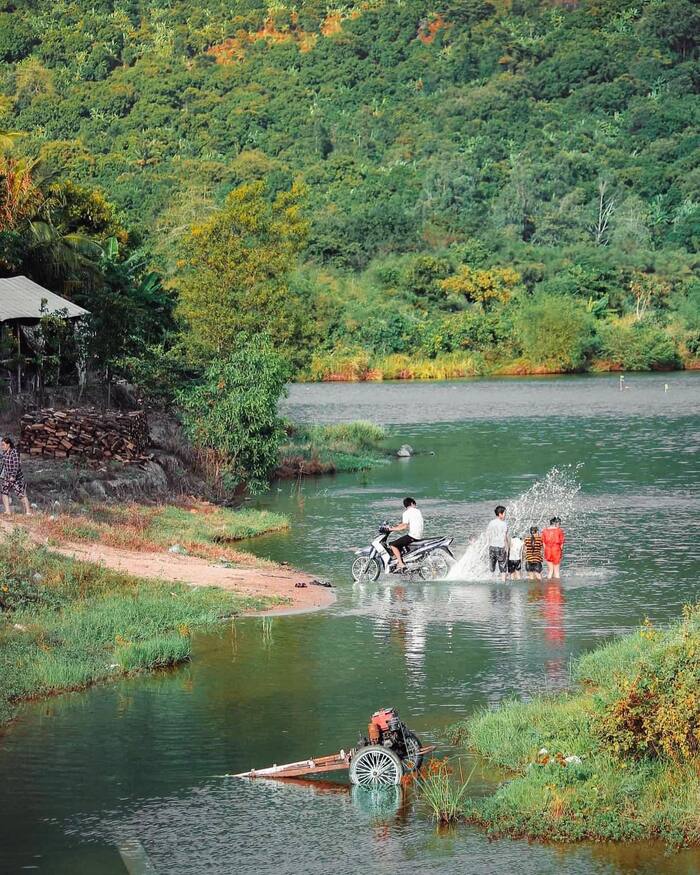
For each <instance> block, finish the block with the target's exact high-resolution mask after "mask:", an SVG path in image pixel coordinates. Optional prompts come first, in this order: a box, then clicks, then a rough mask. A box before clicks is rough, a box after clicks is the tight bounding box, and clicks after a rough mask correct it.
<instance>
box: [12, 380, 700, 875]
mask: <svg viewBox="0 0 700 875" xmlns="http://www.w3.org/2000/svg"><path fill="white" fill-rule="evenodd" d="M627 382H628V385H630V387H631V388H630V389H629V390H628V391H627V392H619V389H618V382H617V379H616V378H615V377H600V378H592V377H584V378H561V379H547V380H544V379H522V380H500V381H498V380H484V381H472V382H455V383H441V384H378V385H362V386H354V385H350V386H348V385H342V386H333V385H324V386H300V387H294V388H293V390H292V393H291V395H290V399H289V401H288V402H287V404H288V409H289V411H290V412H291V413H292V414H293V415H295V416H297V417H298V418H303V419H307V420H313V421H325V422H331V421H345V420H350V419H355V418H369V419H372V420H374V421H378V422H383V423H385V424H386V425H387V427H388V429H389V431H390V443H392V444H395V445H398V444H399V443H403V442H408V443H411V444H412V445H413V446H414V448H416V449H417V450H419V451H420V452H419V454H418V455H416V456H415V457H414V458H412V459H411V460H409V461H407V462H404V461H399V460H393V461H391V462H390V463H389V464H388V465H386V466H384V467H381V468H378V469H375V470H373V471H371V472H368V473H366V474H361V475H344V476H339V477H336V478H326V479H323V478H321V479H317V480H312V481H306V482H304V483H303V484H302V485H301V486H300V487H299V485H298V484H290V483H285V484H282V485H281V486H280V487H279V489H277V488H276V489H275V490H273V491H272V492H271V494H270V495H269V496H266V497H265V498H264V499H263V500H262V501H260V502H259V504H261V505H262V506H266V507H270V508H273V509H275V510H281V511H284V512H286V513H288V514H289V515H290V516H291V517H292V521H293V526H292V529H291V531H290V532H289V533H287V534H276V535H271V536H267V537H264V538H261V539H258V540H257V541H255V542H253V543H251V544H250V545H249V546H250V547H251V549H254V550H256V551H257V552H258V553H260V554H261V555H266V556H270V557H272V558H276V559H286V560H287V561H290V562H291V563H293V564H296V565H298V566H299V567H303V568H306V569H309V570H312V571H314V572H317V573H318V574H320V575H323V576H325V577H328V578H330V579H331V580H332V581H333V582H334V584H335V585H336V588H337V592H338V602H337V604H336V605H335V606H334V607H333V608H332V609H331V610H330V611H328V612H324V613H319V614H312V615H305V616H296V617H279V618H274V619H272V620H270V619H267V620H261V619H246V620H241V621H238V622H236V623H233V624H228V625H226V627H225V628H223V629H222V630H221V631H220V633H217V634H211V635H200V636H198V637H197V638H196V640H195V654H194V660H193V662H192V663H191V664H190V665H187V666H185V667H183V668H181V669H179V670H177V671H174V672H170V673H164V674H160V675H156V676H149V677H144V678H139V679H135V680H130V681H124V682H121V683H119V684H114V685H109V686H102V687H98V688H95V689H93V690H91V691H89V692H87V693H81V694H71V695H67V696H62V697H58V698H55V699H52V700H49V701H47V702H43V703H39V704H35V705H31V706H28V707H26V708H25V709H24V711H23V713H22V716H21V718H20V719H19V720H18V721H17V722H16V723H15V724H14V725H13V726H12V728H11V729H10V731H9V732H8V733H7V734H6V735H4V736H3V737H2V738H0V788H2V789H0V794H1V796H0V799H1V800H2V803H1V806H0V809H1V816H0V830H1V833H0V872H2V873H5V872H7V873H14V872H22V871H25V870H27V871H39V872H45V873H51V875H54V873H55V875H63V873H99V875H101V873H124V872H125V871H127V870H126V869H125V866H124V863H123V862H122V857H121V855H120V853H119V847H120V846H122V847H123V846H124V843H125V842H134V841H136V842H138V843H139V844H140V847H141V848H142V849H143V852H142V853H143V855H144V856H142V859H144V858H145V857H148V859H150V862H151V865H152V867H153V869H154V870H155V871H156V872H159V873H173V875H184V873H229V872H244V873H268V872H269V873H272V872H274V873H275V875H283V873H301V872H304V873H306V872H310V873H326V872H329V871H331V872H341V873H354V872H363V873H367V872H370V873H375V872H376V873H393V872H402V873H404V872H408V873H423V872H448V873H449V872H455V873H456V872H459V873H465V872H468V873H479V875H482V873H492V872H513V871H516V870H517V871H519V872H521V873H523V875H530V873H532V875H535V873H536V875H539V873H555V872H557V873H561V872H567V873H568V872H570V873H606V875H607V873H611V875H612V873H631V872H640V873H650V875H651V873H656V872H659V873H694V872H697V871H700V856H699V855H698V854H697V853H695V852H685V853H683V854H681V855H678V856H675V857H670V858H669V857H665V856H664V853H663V849H661V848H659V847H656V846H648V845H639V846H632V847H630V846H626V847H615V846H591V847H589V846H577V847H567V848H562V847H547V846H538V845H528V844H527V843H525V842H515V841H500V842H489V841H488V840H487V839H486V838H485V837H484V836H483V834H482V833H481V832H479V831H478V830H474V829H471V828H464V827H460V828H457V829H455V830H453V831H450V832H448V833H447V834H444V835H441V834H438V833H437V832H436V831H435V828H434V826H433V825H432V824H431V823H430V821H429V820H428V819H427V818H426V816H425V815H424V813H423V812H422V811H421V810H420V807H419V806H417V804H416V802H415V800H414V799H412V798H411V797H410V795H409V796H405V797H401V798H399V797H398V796H397V797H396V798H384V799H382V800H381V803H377V800H372V799H368V798H367V797H366V796H363V795H358V794H357V793H356V792H351V791H350V788H349V787H347V785H346V784H344V783H343V776H342V775H340V776H337V777H338V782H333V781H326V782H316V783H314V784H311V785H309V786H306V785H304V786H296V785H295V786H288V785H282V784H278V783H265V782H257V783H254V784H251V783H246V782H240V781H235V780H231V779H225V778H218V777H215V776H217V775H221V774H225V773H228V772H235V771H239V770H243V769H247V768H250V767H252V766H258V767H260V766H264V765H269V764H271V763H273V762H284V761H289V760H294V759H298V758H302V757H308V756H311V755H315V754H321V753H329V752H333V751H336V750H338V749H339V748H341V747H349V746H351V745H352V744H353V743H354V741H355V739H356V737H357V731H358V730H359V729H361V728H362V727H363V725H364V724H365V723H366V722H367V717H368V715H369V714H370V713H371V712H372V711H373V710H375V709H376V708H377V707H380V706H383V705H395V706H396V707H398V708H399V710H400V712H401V714H402V717H403V718H404V719H405V720H406V721H407V723H408V724H409V726H411V728H413V729H414V730H415V731H417V732H418V733H419V735H421V737H422V738H423V739H424V740H426V741H428V740H430V741H437V742H438V743H441V730H442V729H443V728H444V727H445V726H446V725H448V724H449V723H450V722H451V721H453V720H454V719H456V718H458V717H461V716H463V715H465V714H468V713H470V712H471V711H473V710H474V709H475V708H476V707H478V706H480V705H484V704H488V703H496V702H498V701H499V700H500V699H502V698H503V697H504V696H506V695H509V694H512V693H515V694H518V695H525V696H527V695H529V694H531V693H532V692H535V691H540V690H542V689H545V688H549V689H556V688H559V687H561V686H563V685H566V684H567V682H568V679H569V667H570V661H571V659H572V657H575V656H576V655H577V654H579V653H581V652H583V651H585V650H588V649H590V648H592V647H594V646H595V645H596V644H598V643H601V642H604V641H607V640H610V638H612V637H613V636H615V635H619V634H621V633H624V632H625V631H627V630H631V629H634V628H635V627H636V626H637V625H638V624H639V623H640V622H641V621H642V620H643V619H644V617H645V616H649V617H651V618H652V619H653V620H654V621H655V622H664V621H667V620H671V619H673V618H675V617H676V616H677V615H678V614H679V612H680V608H681V606H682V605H683V603H685V602H688V601H695V600H696V599H697V597H698V583H697V580H698V573H697V571H698V568H697V566H698V558H697V557H698V551H697V544H698V543H700V524H699V522H698V520H699V518H700V515H699V514H698V509H699V505H700V499H699V498H698V479H699V478H698V456H697V451H698V421H699V420H698V414H699V413H700V379H699V378H698V377H697V375H692V374H673V375H660V376H644V377H641V376H640V377H637V378H633V377H631V378H628V380H627ZM665 384H667V385H668V389H667V391H664V385H665ZM581 463H582V465H581V467H580V468H579V469H578V473H577V476H578V478H579V480H580V482H581V485H582V489H581V492H580V493H579V495H578V496H577V498H576V500H575V501H574V504H573V505H572V506H571V507H570V508H567V510H566V513H565V514H564V525H565V529H566V532H567V549H566V553H565V559H564V564H563V566H562V570H563V576H562V581H561V584H553V583H541V584H540V583H536V584H533V583H530V582H527V581H521V582H514V583H512V584H508V585H502V584H500V583H497V582H495V581H493V580H489V579H484V580H480V581H471V582H467V583H465V582H457V581H455V582H441V583H429V584H428V583H421V582H416V583H409V582H406V581H398V582H397V581H394V580H387V579H381V580H380V581H379V582H378V583H377V584H361V585H356V584H353V583H352V582H351V580H350V576H349V573H348V569H349V565H350V561H351V557H352V548H353V547H357V546H362V545H364V544H365V543H368V542H369V540H370V539H371V538H372V537H374V533H375V530H376V525H377V523H378V522H379V521H380V520H382V519H384V518H390V519H396V518H397V516H398V515H399V513H400V510H401V507H400V502H401V499H402V498H403V496H404V495H405V494H407V493H408V494H412V495H414V496H415V497H416V499H417V500H418V502H419V504H420V506H421V507H422V509H423V513H424V515H425V517H426V522H427V530H426V531H427V533H436V534H438V533H439V534H442V533H445V534H450V535H453V536H454V537H455V542H456V545H457V550H458V552H459V551H461V549H463V547H464V546H465V545H466V544H467V542H468V540H469V537H470V536H471V535H473V534H476V533H478V532H479V531H481V530H482V529H483V526H484V525H485V523H486V522H488V520H489V518H490V516H491V515H492V508H493V505H494V504H495V503H497V502H501V501H502V502H503V503H505V504H508V502H509V500H512V499H513V498H515V497H516V496H518V495H519V494H520V493H522V492H524V491H525V490H526V489H528V488H529V487H530V486H531V485H532V483H533V482H535V481H536V480H538V479H540V478H542V477H543V476H544V475H545V474H546V473H547V471H548V470H549V469H550V468H551V467H552V466H554V465H557V466H566V465H573V466H576V465H579V464H581ZM329 777H330V778H335V777H336V776H329ZM498 778H499V776H498V775H495V774H493V773H491V772H489V771H488V770H485V769H483V768H482V766H481V765H478V767H477V771H476V773H475V779H474V780H475V783H474V792H485V791H486V790H487V789H488V787H490V786H493V781H495V780H498ZM134 871H135V870H134Z"/></svg>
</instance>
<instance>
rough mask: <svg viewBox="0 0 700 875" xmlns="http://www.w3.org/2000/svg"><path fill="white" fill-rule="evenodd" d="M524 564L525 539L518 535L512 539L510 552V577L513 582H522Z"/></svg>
mask: <svg viewBox="0 0 700 875" xmlns="http://www.w3.org/2000/svg"><path fill="white" fill-rule="evenodd" d="M522 564H523V539H522V538H519V537H518V536H517V535H515V536H514V537H512V538H511V539H510V550H509V551H508V577H510V579H511V580H520V569H521V567H522Z"/></svg>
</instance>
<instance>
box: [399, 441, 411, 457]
mask: <svg viewBox="0 0 700 875" xmlns="http://www.w3.org/2000/svg"><path fill="white" fill-rule="evenodd" d="M396 455H397V456H398V457H399V459H410V458H411V456H412V455H413V447H412V446H411V445H410V444H401V446H400V447H399V449H398V450H397V452H396Z"/></svg>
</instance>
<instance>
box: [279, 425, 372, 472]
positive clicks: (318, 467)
mask: <svg viewBox="0 0 700 875" xmlns="http://www.w3.org/2000/svg"><path fill="white" fill-rule="evenodd" d="M385 437H386V433H385V431H384V429H383V428H381V427H380V426H378V425H374V424H373V423H371V422H363V421H358V422H350V423H345V424H339V425H297V424H293V425H292V424H290V425H289V427H288V431H287V440H286V442H285V443H284V444H283V445H282V447H281V448H280V464H279V468H278V471H277V475H278V476H279V477H299V476H304V475H311V474H334V473H336V472H341V471H364V470H366V469H368V468H372V467H373V466H374V465H380V464H382V462H384V461H385V459H386V451H384V450H382V447H381V443H382V441H383V440H384V438H385Z"/></svg>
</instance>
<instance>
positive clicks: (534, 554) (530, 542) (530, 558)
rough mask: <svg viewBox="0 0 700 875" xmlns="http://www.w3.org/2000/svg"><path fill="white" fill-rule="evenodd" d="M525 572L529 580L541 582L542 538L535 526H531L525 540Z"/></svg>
mask: <svg viewBox="0 0 700 875" xmlns="http://www.w3.org/2000/svg"><path fill="white" fill-rule="evenodd" d="M525 570H526V571H527V576H528V577H529V578H530V580H542V538H541V537H540V530H539V529H538V528H537V526H531V527H530V537H529V538H525Z"/></svg>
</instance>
